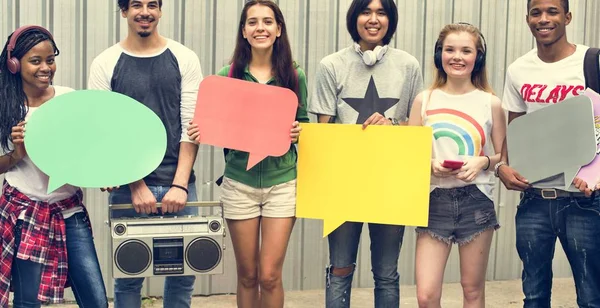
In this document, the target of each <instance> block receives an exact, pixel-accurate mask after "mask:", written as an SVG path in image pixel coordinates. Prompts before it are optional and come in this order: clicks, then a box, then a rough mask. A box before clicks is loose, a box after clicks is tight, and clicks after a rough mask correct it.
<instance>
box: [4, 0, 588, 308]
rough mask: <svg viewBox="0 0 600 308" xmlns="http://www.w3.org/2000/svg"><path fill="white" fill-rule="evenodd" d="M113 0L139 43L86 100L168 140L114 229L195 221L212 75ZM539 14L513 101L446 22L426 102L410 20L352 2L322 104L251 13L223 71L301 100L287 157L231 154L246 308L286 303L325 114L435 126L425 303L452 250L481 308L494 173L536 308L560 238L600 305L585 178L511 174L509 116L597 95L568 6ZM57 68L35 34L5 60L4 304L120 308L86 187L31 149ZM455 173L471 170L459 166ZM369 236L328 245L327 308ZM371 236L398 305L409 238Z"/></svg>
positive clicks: (377, 266) (272, 8) (462, 28)
mask: <svg viewBox="0 0 600 308" xmlns="http://www.w3.org/2000/svg"><path fill="white" fill-rule="evenodd" d="M117 2H118V5H119V8H120V11H121V14H122V16H123V17H124V18H126V19H127V23H128V29H129V30H128V35H127V37H126V38H125V39H124V40H123V41H121V42H119V43H117V44H115V45H114V46H112V47H110V48H108V49H107V50H105V51H104V52H102V53H101V54H100V55H99V56H98V57H96V59H95V60H94V61H93V63H92V66H91V69H90V77H89V82H88V88H89V89H100V90H107V91H115V92H118V93H122V94H125V95H128V96H130V97H132V98H134V99H136V100H138V101H140V102H141V103H143V104H144V105H146V106H147V107H148V108H150V109H152V110H153V111H154V112H156V114H157V115H158V116H159V117H160V118H161V120H162V121H163V123H164V124H165V127H166V130H167V136H168V142H167V151H166V154H165V157H164V159H163V161H162V163H161V164H160V166H159V167H158V168H157V169H156V170H155V171H153V172H152V173H151V174H150V175H148V176H147V177H145V178H144V179H140V180H139V181H137V182H134V183H130V184H129V185H127V186H124V187H119V188H109V189H108V190H109V191H110V195H109V202H110V203H112V204H118V203H132V204H133V207H134V209H133V210H129V211H127V210H125V211H122V212H116V213H113V215H114V216H127V217H131V216H135V215H175V214H181V213H184V214H192V215H193V214H197V212H196V211H195V210H194V209H192V208H190V207H185V204H186V202H187V201H192V200H196V199H197V195H196V191H195V186H194V182H195V176H194V172H193V170H192V166H193V163H194V161H195V158H196V155H197V149H198V146H197V142H201V141H202V136H201V135H200V134H199V132H198V127H197V126H196V125H194V124H191V118H192V116H193V113H194V107H195V103H196V101H195V100H196V95H197V90H198V85H199V83H200V82H201V80H202V70H201V66H200V62H199V60H198V57H197V56H196V54H195V53H194V52H193V51H191V50H190V49H188V48H186V47H184V46H183V45H181V44H179V43H177V42H175V41H173V40H170V39H167V38H164V37H162V36H161V35H160V34H159V33H158V31H157V25H158V22H159V20H160V18H161V14H162V10H161V9H162V4H163V1H161V0H118V1H117ZM527 9H528V12H527V16H526V21H527V23H528V25H529V27H530V30H531V33H532V34H533V36H534V38H535V40H536V45H537V48H535V49H534V50H532V51H531V52H529V53H527V54H526V55H524V56H522V57H521V58H519V59H517V60H516V61H515V62H514V63H513V64H511V65H510V67H509V69H508V71H507V74H506V83H505V88H504V93H503V98H502V100H501V99H500V98H498V97H497V96H496V95H495V94H494V92H493V90H492V88H491V87H490V85H489V83H488V80H487V69H486V54H487V52H488V48H492V46H487V44H486V42H485V38H484V36H483V34H482V33H481V32H480V31H479V30H478V29H477V28H476V27H475V26H473V25H470V24H466V23H455V24H449V25H446V26H445V27H443V29H442V30H441V32H440V33H439V36H438V39H437V41H436V43H435V48H434V54H433V55H432V56H433V59H434V63H435V77H434V81H433V83H432V84H431V85H430V86H429V87H427V88H426V89H423V81H422V77H421V76H422V74H421V68H420V65H419V62H418V61H417V60H416V58H415V57H413V56H411V55H410V54H408V53H407V52H405V51H402V50H399V49H396V48H393V47H391V46H389V43H390V41H391V39H392V37H393V36H394V34H395V31H396V27H397V24H398V9H397V7H396V4H395V3H394V1H392V0H354V1H352V3H351V4H350V8H349V9H348V12H347V16H346V23H347V29H348V32H349V33H350V35H351V37H352V39H353V41H354V44H353V45H352V46H348V47H347V48H344V49H342V50H340V51H338V52H336V53H334V54H331V55H329V56H327V57H325V58H324V59H322V60H321V62H320V64H319V66H318V69H317V71H316V73H315V76H314V80H315V81H314V87H313V88H312V89H311V94H310V96H309V94H308V92H309V91H308V89H307V78H306V75H305V73H304V71H303V70H302V69H301V68H300V67H299V66H298V64H296V62H294V60H293V56H292V52H291V48H290V44H289V39H288V35H287V30H286V24H285V21H284V17H283V14H282V12H281V10H280V9H279V7H278V6H277V4H276V3H275V2H273V1H270V0H250V1H246V3H245V5H244V8H243V10H242V14H241V17H240V20H239V26H238V33H237V40H236V46H235V50H234V51H233V56H232V59H231V62H230V65H227V66H225V67H223V68H222V69H221V70H220V71H219V72H218V75H221V76H226V77H231V78H237V79H243V80H246V81H249V82H257V83H262V84H269V85H273V86H280V87H285V88H288V89H290V90H292V91H294V92H295V93H296V94H297V96H298V103H299V104H298V109H297V112H296V120H295V121H294V122H293V123H290V140H291V143H290V148H289V151H288V152H287V153H286V154H284V155H283V156H280V157H268V158H266V159H265V160H263V161H262V162H260V163H259V164H258V165H256V166H255V167H253V168H251V169H250V170H246V163H247V160H248V153H245V152H242V151H235V150H230V151H228V152H227V155H226V157H225V159H226V166H225V174H224V179H223V183H222V186H221V195H222V200H221V201H222V204H223V216H224V217H225V219H226V221H227V227H228V229H229V233H230V235H231V239H232V242H233V248H234V253H235V259H236V265H237V304H238V306H239V307H283V303H284V290H283V285H282V268H283V263H284V259H285V253H286V249H287V245H288V241H289V238H290V235H291V232H292V229H293V226H294V222H295V204H296V202H295V197H296V160H297V153H296V148H295V146H294V144H295V143H297V142H298V140H299V138H300V134H301V124H300V123H306V122H308V121H309V118H308V112H310V113H312V114H315V115H317V118H318V122H319V123H341V124H362V125H363V128H365V129H368V128H367V126H369V125H422V126H429V127H432V128H433V132H434V134H433V139H432V146H433V155H432V159H431V195H430V205H429V224H428V227H419V228H417V233H418V237H417V248H416V282H417V298H418V303H419V306H420V307H439V306H440V301H441V295H442V281H443V274H444V269H445V266H446V263H447V260H448V255H449V253H450V250H451V248H452V243H457V244H458V247H459V248H458V249H459V253H460V273H461V284H462V287H463V301H464V306H465V307H484V306H485V295H484V290H485V274H486V268H487V261H488V255H489V250H490V245H491V241H492V237H493V231H494V230H495V229H497V228H498V227H499V225H498V221H497V219H496V214H495V210H494V203H493V200H494V193H493V189H494V183H495V177H500V179H501V181H502V182H503V183H504V184H505V186H506V187H507V188H509V189H514V190H520V191H522V194H521V195H522V198H521V201H520V204H519V205H518V211H517V216H516V230H517V250H518V252H519V256H520V257H521V260H522V261H523V277H522V278H523V293H524V294H525V300H524V307H550V293H551V286H552V267H551V266H552V257H553V255H554V248H555V243H556V238H557V237H558V238H559V239H560V241H561V244H562V246H563V248H564V250H565V252H566V254H567V257H568V260H569V263H570V265H571V268H572V270H573V277H574V280H575V286H576V290H577V304H578V305H579V306H580V307H600V279H599V278H598V277H600V259H598V258H595V257H594V256H597V255H599V254H600V199H598V198H595V199H592V198H590V197H589V196H590V194H591V192H592V190H594V189H595V187H587V184H586V183H585V182H582V181H581V180H579V179H576V180H575V181H574V184H573V186H572V187H571V189H569V190H561V189H560V187H561V186H560V184H557V180H563V179H556V178H551V179H548V180H547V181H543V182H540V183H529V182H528V181H527V180H526V179H524V178H523V177H522V176H521V175H519V174H518V170H514V169H512V168H511V167H510V166H509V164H508V160H507V149H506V136H505V134H506V119H505V112H504V110H507V111H508V121H509V122H510V121H512V120H513V119H515V118H516V117H518V116H521V115H524V114H526V113H530V112H533V111H535V110H538V109H540V108H543V107H545V106H548V104H542V103H539V102H537V101H535V100H533V101H531V100H527V98H526V97H525V94H526V93H525V92H526V91H523V89H524V87H526V86H527V85H528V84H543V85H547V86H548V87H551V88H554V87H555V86H558V85H565V86H581V85H584V86H585V84H586V80H585V78H584V74H583V58H584V55H585V53H586V51H587V49H588V47H587V46H583V45H575V44H571V43H569V42H568V40H567V37H566V33H565V28H566V26H567V25H568V24H569V23H570V21H571V18H572V17H571V13H570V12H569V2H568V0H528V1H527ZM58 55H59V49H58V47H57V44H56V43H55V41H54V39H53V37H52V34H51V33H50V32H48V30H46V29H44V28H41V27H37V26H27V27H22V28H19V29H17V30H16V31H15V32H14V33H13V34H12V35H11V36H10V37H9V38H8V41H7V42H6V44H5V46H4V49H3V50H2V54H0V146H1V148H2V152H3V155H2V156H1V157H0V173H2V174H4V175H5V181H4V184H3V191H2V196H1V198H0V234H2V239H1V245H2V247H1V248H2V254H1V256H0V306H2V307H7V306H8V302H9V297H8V294H9V289H10V290H12V291H14V298H13V307H15V308H17V307H40V305H41V303H42V302H51V303H55V302H60V301H61V299H62V297H63V292H64V288H65V287H66V286H71V287H72V290H73V292H74V294H75V298H76V300H77V303H78V304H79V306H80V307H107V306H108V302H107V296H106V291H105V287H104V283H103V280H102V274H101V272H100V266H99V263H98V258H97V256H96V253H95V248H94V243H93V238H92V232H91V227H90V222H89V217H88V214H87V211H86V208H85V206H84V205H83V203H82V191H81V189H80V188H78V187H74V186H70V185H64V186H63V187H61V188H59V189H57V190H55V191H54V192H52V193H50V194H47V193H46V190H47V185H48V176H47V175H45V174H44V173H43V172H41V171H40V170H39V169H38V168H37V167H36V166H35V164H34V163H33V162H32V161H31V160H30V159H29V157H28V156H27V151H26V149H25V147H24V138H25V135H26V127H27V126H26V121H27V119H28V118H29V116H30V115H31V114H32V113H33V112H34V111H35V110H36V109H37V108H38V107H39V106H41V105H42V104H43V103H45V102H46V101H48V100H50V99H52V98H53V97H56V96H58V95H61V94H64V93H67V92H70V91H73V89H70V88H67V87H61V86H58V85H53V84H52V78H53V76H54V73H55V72H56V69H57V67H56V63H55V61H54V60H55V57H56V56H58ZM577 94H580V93H570V94H568V95H566V97H569V96H573V95H577ZM563 99H564V97H563ZM558 102H559V101H558V100H557V101H555V102H554V103H558ZM558 142H560V140H558ZM73 146H77V145H76V144H74V145H73ZM532 150H535V149H532ZM64 151H69V149H64ZM374 159H376V158H374ZM444 160H460V161H462V162H463V164H462V166H458V167H456V168H450V167H448V166H447V165H445V164H443V161H444ZM399 176H401V175H399ZM548 191H551V192H553V195H552V196H549V195H548V193H547V192H548ZM400 200H401V199H400ZM157 202H161V203H162V207H161V208H157V207H156V203H157ZM401 202H410V201H409V200H405V201H401ZM362 227H363V226H362V223H357V222H346V223H344V224H343V225H342V226H340V227H339V228H338V229H336V230H335V231H334V232H332V233H331V234H330V235H329V236H328V241H329V260H330V261H329V264H330V265H329V266H328V267H327V268H326V275H325V282H326V303H325V306H326V307H350V297H351V286H352V279H353V275H354V271H355V267H356V260H357V250H358V245H359V239H360V234H361V231H362ZM368 227H369V235H370V240H371V246H370V248H371V260H372V272H373V278H374V282H375V294H374V295H375V296H374V306H375V307H398V306H399V305H400V304H399V303H400V296H399V273H398V268H397V266H398V258H399V253H400V247H401V245H402V240H403V236H404V226H394V225H382V224H369V226H368ZM410 274H412V273H410ZM143 281H144V279H143V278H133V279H129V278H127V279H116V280H115V307H117V308H120V307H127V308H130V307H140V306H141V296H140V291H141V288H142V284H143ZM194 281H195V277H194V276H170V277H167V278H166V282H165V290H164V306H165V307H190V303H191V296H192V293H193V289H194Z"/></svg>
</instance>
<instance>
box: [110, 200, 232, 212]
mask: <svg viewBox="0 0 600 308" xmlns="http://www.w3.org/2000/svg"><path fill="white" fill-rule="evenodd" d="M108 206H109V207H110V210H126V209H132V208H133V205H132V204H109V205H108ZM161 206H162V204H161V203H157V204H156V207H161ZM185 206H198V207H213V206H221V202H219V201H197V202H188V203H186V204H185Z"/></svg>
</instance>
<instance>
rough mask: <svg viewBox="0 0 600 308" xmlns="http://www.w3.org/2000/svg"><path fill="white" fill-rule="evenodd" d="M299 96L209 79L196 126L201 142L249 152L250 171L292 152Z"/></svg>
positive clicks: (200, 92) (204, 85)
mask: <svg viewBox="0 0 600 308" xmlns="http://www.w3.org/2000/svg"><path fill="white" fill-rule="evenodd" d="M297 109H298V97H297V96H296V94H295V93H294V92H293V91H291V90H289V89H286V88H282V87H277V86H270V85H264V84H259V83H255V82H248V81H243V80H239V79H235V78H227V77H221V76H209V77H207V78H205V79H204V80H202V83H200V88H199V89H198V101H197V105H196V112H195V115H194V120H193V123H195V124H197V125H198V130H199V133H200V143H203V144H209V145H214V146H218V147H223V148H228V149H234V150H239V151H244V152H248V153H249V154H250V155H249V158H248V165H247V168H246V169H247V170H250V169H251V168H252V167H253V166H254V165H256V164H258V163H259V162H260V161H262V160H263V159H265V158H266V157H267V156H281V155H283V154H285V153H287V151H288V150H289V149H290V144H291V137H290V129H291V128H292V123H293V122H294V120H295V118H296V110H297Z"/></svg>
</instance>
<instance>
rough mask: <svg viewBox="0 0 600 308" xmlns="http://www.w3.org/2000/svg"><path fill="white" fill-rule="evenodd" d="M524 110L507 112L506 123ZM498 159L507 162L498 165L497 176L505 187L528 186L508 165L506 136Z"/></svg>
mask: <svg viewBox="0 0 600 308" xmlns="http://www.w3.org/2000/svg"><path fill="white" fill-rule="evenodd" d="M524 114H525V112H512V111H509V112H508V123H509V124H510V122H512V121H513V120H514V119H516V118H518V117H520V116H522V115H524ZM500 161H503V162H506V163H507V164H505V165H501V166H499V167H498V177H499V178H500V180H501V181H502V183H504V186H506V188H507V189H510V190H519V191H523V190H525V189H527V188H529V187H530V184H529V181H528V180H527V179H525V178H524V177H523V176H522V175H520V174H519V173H518V172H517V171H516V170H515V169H513V168H511V167H510V166H509V165H508V148H507V145H506V138H504V141H503V142H502V156H501V157H500Z"/></svg>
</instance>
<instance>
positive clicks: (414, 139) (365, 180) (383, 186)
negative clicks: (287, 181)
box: [296, 124, 432, 237]
mask: <svg viewBox="0 0 600 308" xmlns="http://www.w3.org/2000/svg"><path fill="white" fill-rule="evenodd" d="M301 126H302V133H301V137H300V142H299V143H298V182H297V183H298V184H297V192H296V216H297V217H301V218H312V219H323V221H324V224H323V237H325V236H327V235H328V234H329V233H331V232H332V231H333V230H335V229H336V228H337V227H339V226H340V225H341V224H343V223H344V222H346V221H355V222H370V223H380V224H391V225H410V226H427V220H428V216H429V184H430V170H431V140H432V130H431V128H430V127H416V126H369V127H367V129H365V130H363V129H362V127H361V125H343V124H302V125H301Z"/></svg>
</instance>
